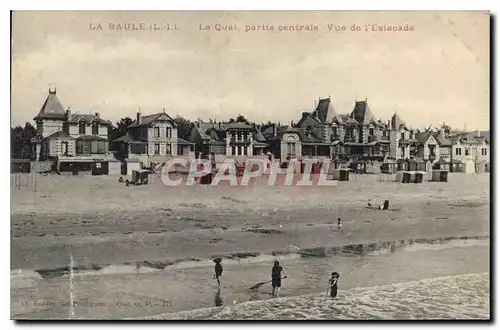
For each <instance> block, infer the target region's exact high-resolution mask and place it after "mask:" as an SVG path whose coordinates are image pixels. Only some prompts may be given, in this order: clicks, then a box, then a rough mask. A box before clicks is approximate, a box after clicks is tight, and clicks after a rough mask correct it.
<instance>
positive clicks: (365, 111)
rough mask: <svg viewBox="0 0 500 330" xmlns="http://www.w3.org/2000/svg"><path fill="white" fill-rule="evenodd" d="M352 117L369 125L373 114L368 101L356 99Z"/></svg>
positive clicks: (362, 123)
mask: <svg viewBox="0 0 500 330" xmlns="http://www.w3.org/2000/svg"><path fill="white" fill-rule="evenodd" d="M351 118H354V119H355V120H356V121H357V122H358V123H360V124H361V125H368V124H369V123H370V121H371V120H372V119H373V114H372V112H371V110H370V107H368V101H367V100H365V101H356V104H355V105H354V110H352V112H351Z"/></svg>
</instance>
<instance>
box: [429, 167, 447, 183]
mask: <svg viewBox="0 0 500 330" xmlns="http://www.w3.org/2000/svg"><path fill="white" fill-rule="evenodd" d="M432 181H434V182H448V171H446V170H433V171H432Z"/></svg>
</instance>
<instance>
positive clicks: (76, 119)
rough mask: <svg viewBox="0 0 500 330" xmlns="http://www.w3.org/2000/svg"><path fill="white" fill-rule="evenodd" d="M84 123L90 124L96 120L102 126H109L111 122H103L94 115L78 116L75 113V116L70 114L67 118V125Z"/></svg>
mask: <svg viewBox="0 0 500 330" xmlns="http://www.w3.org/2000/svg"><path fill="white" fill-rule="evenodd" d="M82 120H83V121H84V122H86V123H91V122H92V121H94V120H96V121H97V122H98V123H100V124H103V125H111V122H110V121H109V120H104V119H102V118H100V117H97V116H96V115H92V114H79V113H75V114H72V115H71V116H70V117H69V118H68V123H73V124H75V123H78V122H80V121H82Z"/></svg>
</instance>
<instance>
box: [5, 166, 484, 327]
mask: <svg viewBox="0 0 500 330" xmlns="http://www.w3.org/2000/svg"><path fill="white" fill-rule="evenodd" d="M378 179H379V177H378V176H375V175H366V176H358V177H356V178H355V179H354V180H355V181H354V180H353V181H350V182H339V185H338V186H337V187H303V188H298V187H265V188H260V187H254V188H246V189H245V188H243V189H241V188H240V189H239V188H227V187H226V188H223V187H204V186H196V187H180V188H177V189H174V190H172V189H173V188H167V189H165V187H164V186H162V184H161V183H160V182H152V184H150V185H148V186H143V187H128V188H126V187H124V185H123V184H120V183H118V182H117V181H116V179H113V178H109V177H103V178H99V177H97V178H96V177H88V178H86V179H82V178H78V177H43V178H39V179H38V181H37V188H36V191H33V190H32V189H28V188H27V187H21V188H20V189H16V188H12V189H11V191H12V208H11V215H12V218H11V238H12V241H11V242H12V244H11V246H12V248H11V269H12V270H13V273H14V274H15V272H16V270H17V269H24V270H32V271H34V270H39V271H42V270H43V271H45V272H46V274H49V275H50V274H52V275H54V277H53V278H51V279H40V276H39V274H40V273H34V274H36V275H35V276H34V277H33V278H32V282H29V283H31V284H30V285H31V288H32V289H31V290H34V291H30V290H26V287H25V285H26V283H27V282H26V279H23V280H21V282H22V283H24V284H22V285H21V284H20V286H21V287H23V289H21V287H20V289H19V290H17V291H15V290H14V291H13V298H12V299H13V305H12V306H13V309H15V308H17V307H16V306H15V305H14V301H17V303H20V301H23V300H30V299H31V300H32V301H34V300H36V299H42V300H43V299H45V298H47V297H48V298H47V299H49V300H50V299H51V298H50V296H52V293H50V294H49V293H48V292H53V295H54V299H56V298H57V299H56V300H60V298H61V297H67V293H68V286H67V285H68V284H67V283H68V281H67V279H66V280H62V278H61V277H57V276H56V275H57V273H58V272H61V267H67V266H68V264H69V256H70V254H71V255H72V257H73V259H74V264H75V266H78V267H80V268H86V269H96V270H97V269H101V268H103V271H108V270H109V269H110V268H109V267H108V268H105V267H106V266H107V265H114V266H116V267H119V266H120V265H121V266H123V265H125V266H124V267H139V270H138V271H134V275H133V276H138V281H139V282H137V283H135V282H134V281H132V280H131V279H130V278H127V277H125V278H126V281H131V282H122V281H123V280H124V279H122V280H119V278H120V277H119V276H118V275H117V274H115V273H113V271H112V272H111V273H112V275H106V276H104V277H102V276H101V275H99V274H97V273H96V274H95V277H94V279H95V281H97V282H88V283H91V284H90V286H89V284H86V285H87V286H85V284H82V285H83V287H84V288H85V289H84V290H79V292H82V291H83V292H88V297H90V298H95V297H99V295H100V294H101V295H104V296H105V295H106V292H109V293H110V299H111V300H112V301H116V300H117V299H119V296H123V299H124V300H126V301H134V299H132V297H134V296H136V295H137V294H139V293H134V292H141V290H139V289H136V288H137V287H140V286H145V287H147V288H148V289H147V290H146V291H148V290H150V291H148V292H147V293H145V296H146V297H157V299H156V300H157V301H161V300H162V299H164V297H163V296H165V295H166V296H168V294H167V293H165V294H163V293H161V292H165V291H162V290H159V289H158V288H159V286H160V287H164V286H167V287H168V286H169V285H176V286H180V287H185V286H183V283H185V284H186V285H188V287H189V290H195V291H196V290H200V292H199V297H198V298H196V299H195V298H190V297H197V295H196V292H191V291H189V292H190V294H189V295H187V296H186V298H185V299H186V300H187V301H184V302H183V303H176V306H177V307H175V309H172V308H173V307H172V306H170V307H169V308H171V310H182V309H190V308H198V307H200V306H205V304H208V305H211V304H213V303H214V301H213V299H214V294H213V292H212V291H213V288H212V285H213V283H212V282H213V279H211V272H209V271H208V270H209V269H210V267H212V266H213V265H212V264H210V262H209V260H208V259H209V258H211V257H215V256H221V257H223V258H224V260H226V261H227V262H230V261H231V260H233V261H234V262H238V261H239V262H240V263H241V264H243V263H244V262H245V260H246V259H252V257H253V258H255V257H256V256H257V258H259V256H260V257H262V258H264V259H263V260H262V261H261V264H259V266H258V267H256V269H259V270H261V271H260V272H261V273H262V275H263V276H264V277H267V274H266V272H267V271H266V267H267V266H268V263H269V262H271V259H272V255H273V254H274V255H278V256H279V255H283V254H287V253H296V252H297V250H298V248H300V249H308V248H309V249H313V251H316V250H317V248H321V249H322V248H328V247H335V246H345V245H356V244H363V243H377V242H379V243H380V242H393V241H401V240H412V239H425V238H452V237H455V238H458V237H461V236H467V237H476V236H486V237H487V236H489V230H490V228H489V175H487V174H484V175H465V174H457V175H451V176H450V180H449V181H450V182H448V183H431V182H427V183H424V184H418V185H417V184H412V185H408V184H398V183H394V182H378ZM44 180H45V183H43V181H44ZM63 188H64V189H66V190H63ZM369 198H371V199H373V200H379V201H381V200H383V199H390V200H391V207H390V208H391V209H390V210H389V211H379V210H372V209H367V208H365V205H366V201H367V200H368V199H369ZM339 216H340V217H342V219H343V221H344V231H343V232H338V231H337V229H336V219H337V217H339ZM314 249H316V250H314ZM321 249H320V250H321ZM478 253H479V254H474V256H475V257H474V258H477V259H478V260H479V261H480V262H482V263H481V264H479V265H477V267H476V268H478V269H480V270H476V271H474V269H472V268H474V267H472V268H471V269H470V272H477V271H485V269H484V267H486V266H485V264H484V262H487V259H488V257H489V253H488V250H487V249H484V250H481V252H478ZM267 256H269V258H271V259H269V258H268V257H267ZM453 256H455V254H454V255H453ZM283 257H286V258H289V257H288V256H283ZM189 260H191V261H189ZM196 260H200V262H201V263H204V262H208V263H209V264H210V266H209V265H205V266H201V267H200V265H199V264H198V265H197V266H196V267H195V268H192V269H195V270H193V271H189V272H186V271H184V270H183V271H180V270H179V271H173V273H172V274H171V273H170V272H165V270H161V268H164V269H167V268H165V267H169V266H168V265H172V264H174V265H175V264H177V263H179V262H181V261H188V262H193V261H196ZM317 260H318V259H316V261H314V262H310V263H308V264H307V265H302V267H307V268H314V267H323V268H321V269H322V271H325V272H327V271H328V270H327V268H329V267H326V266H315V265H321V264H322V263H321V262H318V261H317ZM452 260H453V259H452ZM231 262H232V261H231ZM308 262H309V261H308ZM250 264H251V263H250ZM127 265H129V266H127ZM486 265H487V264H486ZM170 267H173V266H170ZM228 267H230V268H231V267H236V266H231V265H229V266H228ZM155 268H157V269H155ZM158 268H159V269H160V270H159V269H158ZM127 269H128V268H127ZM179 269H185V268H184V267H181V268H179ZM243 269H244V268H243ZM486 270H487V269H486ZM127 271H129V270H127ZM150 271H152V272H153V273H149V272H150ZM456 271H457V270H455V271H453V270H450V269H445V268H443V271H442V272H439V274H436V276H444V275H449V274H450V272H451V273H454V272H455V273H456ZM62 272H63V273H64V271H62ZM154 272H156V273H154ZM207 272H209V275H206V274H207ZM461 272H462V273H466V272H469V270H467V271H462V270H461ZM461 272H459V273H461ZM186 273H189V274H193V273H194V274H198V275H197V276H195V277H194V279H193V282H190V281H187V280H186V279H185V274H186ZM396 273H397V272H396ZM455 273H454V274H455ZM29 274H31V273H29ZM152 274H157V275H152ZM165 274H169V275H165ZM230 274H233V275H227V277H226V278H225V280H226V281H228V282H226V283H229V282H231V281H236V279H237V278H239V277H241V273H239V272H237V271H234V269H232V270H231V271H230ZM238 274H240V275H238ZM251 274H253V275H252V279H249V281H254V280H256V279H257V277H258V278H261V277H260V276H258V275H259V274H260V273H259V272H251ZM30 276H31V275H30ZM127 276H130V275H127ZM149 276H153V278H150V277H149ZM154 276H156V277H154ZM158 276H160V278H162V277H163V276H166V282H162V281H159V278H158ZM171 276H173V278H172V277H171ZM206 276H208V277H209V278H208V279H207V278H206ZM231 276H236V277H235V278H232V277H231ZM238 276H239V277H238ZM253 276H256V278H255V279H254V278H253ZM321 276H323V275H321ZM21 277H22V276H21ZM28 277H29V276H28ZM49 277H50V276H49ZM101 277H102V279H99V278H101ZM11 278H12V282H13V283H14V282H16V281H18V280H20V278H19V277H16V276H11ZM29 278H31V277H29ZM82 278H83V277H82ZM90 278H92V276H91V277H90ZM115 280H116V281H115ZM264 280H265V279H264ZM388 280H389V281H393V280H394V281H402V280H404V276H403V278H400V277H398V276H393V277H392V276H389V277H388ZM23 281H24V282H23ZM30 281H31V280H30ZM85 281H87V280H85ZM85 281H83V282H81V283H85ZM93 281H94V280H93ZM207 281H208V282H209V283H210V284H209V285H208V286H207V285H206V284H205V282H207ZM81 283H80V284H81ZM98 283H103V284H98ZM120 283H121V284H120ZM123 283H129V284H127V285H123ZM141 283H142V284H141ZM144 283H146V284H144ZM147 283H150V284H151V285H148V284H147ZM94 284H95V285H94ZM296 284H297V285H298V284H299V283H296ZM103 285H104V286H103ZM120 285H121V286H120ZM113 287H116V290H115V291H113V289H112V288H113ZM49 288H50V289H49ZM126 288H128V289H126ZM233 291H234V290H233ZM233 291H231V290H230V292H231V293H230V294H229V297H230V298H229V299H233V298H232V295H233ZM14 292H15V294H14ZM29 292H31V293H29ZM304 293H305V292H303V291H301V290H300V289H297V288H295V289H293V291H291V292H290V294H292V295H296V294H304ZM46 295H48V296H47V297H46ZM174 296H176V295H174ZM44 297H45V298H44ZM162 297H163V298H162ZM227 297H228V296H226V299H227ZM250 298H251V297H250ZM250 298H249V297H247V298H245V299H250ZM148 299H150V298H148ZM190 299H193V301H192V302H190V301H188V300H190ZM153 300H154V299H153ZM176 301H178V299H176ZM150 307H153V306H150ZM98 309H99V308H97V309H96V310H98ZM101 310H102V308H101ZM18 311H19V310H18ZM152 311H153V312H154V313H162V312H165V310H164V308H163V307H162V308H160V307H159V306H156V307H154V310H147V312H148V313H149V312H152ZM108 312H109V313H110V314H109V315H107V316H106V315H102V313H101V314H99V313H97V314H92V313H91V314H87V316H88V317H99V316H97V315H101V317H113V315H115V316H116V317H119V318H121V317H125V316H123V313H120V312H118V311H114V312H113V311H111V310H107V311H106V312H105V313H108ZM30 313H31V312H30ZM47 313H48V312H47V311H46V312H44V314H43V315H45V316H44V317H49V316H47V315H49V314H50V313H49V314H47ZM54 313H55V316H54V317H56V318H57V317H66V316H67V311H66V312H63V313H62V314H61V309H59V310H58V311H54ZM144 313H145V311H141V312H140V313H139V312H138V313H136V314H137V315H138V316H141V315H142V316H144V315H148V314H144ZM154 313H152V314H154ZM12 314H13V315H14V314H16V313H15V312H14V310H13V311H12ZM17 314H24V312H20V313H17ZM28 314H29V313H28Z"/></svg>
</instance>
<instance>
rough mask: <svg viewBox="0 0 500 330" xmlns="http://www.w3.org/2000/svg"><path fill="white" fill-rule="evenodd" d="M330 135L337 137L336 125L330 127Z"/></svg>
mask: <svg viewBox="0 0 500 330" xmlns="http://www.w3.org/2000/svg"><path fill="white" fill-rule="evenodd" d="M332 135H333V136H334V137H337V126H335V127H332Z"/></svg>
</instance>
